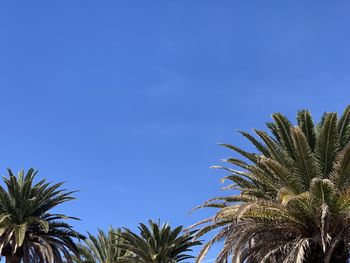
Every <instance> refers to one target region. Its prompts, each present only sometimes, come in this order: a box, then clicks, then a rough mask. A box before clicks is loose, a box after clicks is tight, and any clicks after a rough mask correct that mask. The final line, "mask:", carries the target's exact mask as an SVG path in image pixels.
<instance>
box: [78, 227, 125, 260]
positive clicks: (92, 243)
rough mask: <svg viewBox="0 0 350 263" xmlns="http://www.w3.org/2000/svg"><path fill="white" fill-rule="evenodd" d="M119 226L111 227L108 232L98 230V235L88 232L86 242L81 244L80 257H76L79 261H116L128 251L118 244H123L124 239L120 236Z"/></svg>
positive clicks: (79, 246)
mask: <svg viewBox="0 0 350 263" xmlns="http://www.w3.org/2000/svg"><path fill="white" fill-rule="evenodd" d="M120 234H121V231H120V229H119V228H117V229H113V228H112V227H110V228H109V230H108V233H107V234H106V233H105V232H103V231H102V230H100V229H99V230H98V235H97V236H94V235H92V234H90V233H88V238H87V239H85V240H84V244H79V245H78V248H79V254H80V257H74V261H75V262H78V263H116V262H117V260H118V259H119V258H121V257H122V256H124V255H125V254H126V253H127V252H126V251H125V250H124V249H122V248H120V247H119V246H118V245H120V244H122V242H123V239H122V238H121V237H120Z"/></svg>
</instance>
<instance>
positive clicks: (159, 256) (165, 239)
mask: <svg viewBox="0 0 350 263" xmlns="http://www.w3.org/2000/svg"><path fill="white" fill-rule="evenodd" d="M138 228H139V230H140V235H137V234H135V233H133V232H132V231H130V230H129V229H126V228H125V229H124V231H123V232H122V233H121V235H120V236H121V237H122V238H123V240H124V242H123V243H122V244H121V245H119V247H120V248H123V249H125V250H126V251H128V252H129V253H130V254H126V255H125V256H124V257H121V258H120V259H118V261H117V262H118V263H176V262H181V261H183V260H186V259H190V258H193V256H192V255H189V254H188V252H190V251H192V249H191V247H193V246H196V245H200V244H201V242H200V241H197V240H193V232H189V233H185V234H182V229H183V227H182V226H178V227H176V228H174V229H171V227H170V225H168V224H163V225H161V224H160V222H158V223H155V222H153V221H151V220H150V221H149V227H147V225H145V224H143V223H141V224H140V226H139V227H138Z"/></svg>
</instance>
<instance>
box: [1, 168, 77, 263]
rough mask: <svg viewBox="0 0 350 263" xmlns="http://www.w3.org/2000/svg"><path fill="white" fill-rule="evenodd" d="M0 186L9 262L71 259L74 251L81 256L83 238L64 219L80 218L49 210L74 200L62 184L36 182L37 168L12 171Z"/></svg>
mask: <svg viewBox="0 0 350 263" xmlns="http://www.w3.org/2000/svg"><path fill="white" fill-rule="evenodd" d="M8 173H9V177H8V178H5V177H4V178H3V180H4V182H5V185H6V187H5V188H4V187H2V186H0V254H1V256H3V257H5V258H6V262H9V263H18V262H21V261H23V262H24V263H28V262H38V263H46V262H57V263H60V262H63V260H64V259H65V260H66V261H67V262H71V261H72V260H71V256H70V252H72V253H75V254H76V255H78V248H77V246H76V245H75V243H74V240H73V239H75V238H83V236H82V235H80V234H78V233H77V232H76V231H74V230H73V229H72V227H71V226H70V225H68V224H67V223H66V222H64V221H63V220H65V219H76V218H73V217H68V216H65V215H63V214H51V213H49V211H50V210H51V209H52V208H55V207H56V206H57V205H59V204H61V203H64V202H67V201H69V200H72V199H74V198H73V197H72V196H71V194H72V193H73V192H68V191H66V190H64V189H63V190H62V189H60V187H61V185H62V183H58V184H50V183H48V182H46V180H45V179H44V180H41V181H40V182H38V183H34V182H33V180H34V178H35V176H36V174H37V172H36V171H34V170H33V169H30V170H28V172H27V173H26V174H24V171H21V172H19V174H18V176H15V175H13V173H12V171H11V170H8Z"/></svg>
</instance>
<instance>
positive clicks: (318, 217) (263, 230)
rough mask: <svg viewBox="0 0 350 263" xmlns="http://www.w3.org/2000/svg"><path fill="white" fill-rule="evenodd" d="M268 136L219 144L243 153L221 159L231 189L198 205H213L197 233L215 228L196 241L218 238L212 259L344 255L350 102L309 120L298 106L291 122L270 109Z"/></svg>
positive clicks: (341, 258) (332, 258)
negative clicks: (340, 110)
mask: <svg viewBox="0 0 350 263" xmlns="http://www.w3.org/2000/svg"><path fill="white" fill-rule="evenodd" d="M273 120H274V122H272V123H268V124H267V127H268V129H269V130H270V131H271V135H269V134H267V133H266V132H263V131H255V132H256V134H257V136H258V137H259V138H260V140H261V141H260V140H259V139H256V138H255V137H253V136H252V135H250V134H248V133H242V134H243V135H244V137H246V138H247V139H248V140H249V141H250V142H252V143H253V145H255V147H256V149H257V153H248V152H246V151H244V150H242V149H240V148H238V147H236V146H232V145H228V144H224V146H226V147H228V148H229V149H231V150H233V151H235V152H236V153H238V154H240V155H241V156H243V157H244V158H246V159H247V160H240V159H237V158H228V159H227V160H226V162H227V163H229V164H232V165H234V166H236V167H239V168H240V170H235V169H232V168H227V167H218V168H222V169H224V170H227V171H229V172H230V173H231V174H230V175H229V176H226V177H225V180H229V181H231V182H232V184H231V186H230V187H229V189H236V190H238V193H237V191H236V192H234V193H233V195H230V196H226V197H225V196H224V197H219V198H214V199H211V200H209V201H208V202H206V203H204V204H203V205H202V206H200V207H216V208H218V209H219V211H218V212H217V213H216V215H215V216H214V217H212V218H210V219H208V220H204V221H203V222H199V223H197V224H195V225H194V226H192V227H194V228H196V227H198V226H201V228H200V229H199V231H198V232H197V233H196V237H200V236H202V235H204V234H206V233H208V232H210V231H212V230H215V229H217V230H218V232H217V233H216V235H215V236H214V237H213V238H212V239H211V240H210V241H209V242H208V243H207V244H206V245H205V246H204V247H203V249H202V250H201V252H200V254H199V256H198V258H197V262H201V261H202V260H203V258H204V257H205V254H206V253H207V252H208V250H209V248H210V247H211V246H212V244H214V243H216V242H218V241H224V245H223V248H222V250H221V252H220V254H219V255H218V257H217V259H216V262H218V263H226V262H228V260H229V258H231V257H232V262H254V263H255V262H285V263H289V262H290V263H291V262H298V263H304V262H347V260H348V258H349V242H350V231H349V230H348V229H349V227H350V144H349V140H350V127H349V125H350V107H347V109H346V110H345V112H344V114H343V115H342V116H341V118H340V119H339V120H338V118H337V114H336V113H326V114H325V115H324V117H323V118H322V120H321V122H320V123H318V124H317V125H315V123H314V121H313V120H312V117H311V115H310V112H309V111H307V110H303V111H299V112H298V114H297V124H298V125H297V126H293V125H292V124H291V122H290V121H288V119H287V118H286V117H284V116H283V115H282V114H280V113H277V114H274V115H273Z"/></svg>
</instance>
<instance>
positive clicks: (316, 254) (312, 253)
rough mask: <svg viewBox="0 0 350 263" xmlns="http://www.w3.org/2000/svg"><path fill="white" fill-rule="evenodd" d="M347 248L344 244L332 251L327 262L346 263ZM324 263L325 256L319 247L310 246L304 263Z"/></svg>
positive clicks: (347, 260)
mask: <svg viewBox="0 0 350 263" xmlns="http://www.w3.org/2000/svg"><path fill="white" fill-rule="evenodd" d="M349 256H350V254H349V247H348V246H346V245H345V243H344V242H341V243H339V245H338V246H337V247H336V248H335V249H334V251H333V253H332V255H331V258H330V260H329V261H327V262H331V263H333V262H334V263H348V262H349ZM324 262H326V255H325V253H324V252H323V250H322V249H321V248H320V247H319V246H315V245H311V246H310V250H309V253H308V254H307V256H306V258H305V260H304V263H324Z"/></svg>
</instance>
